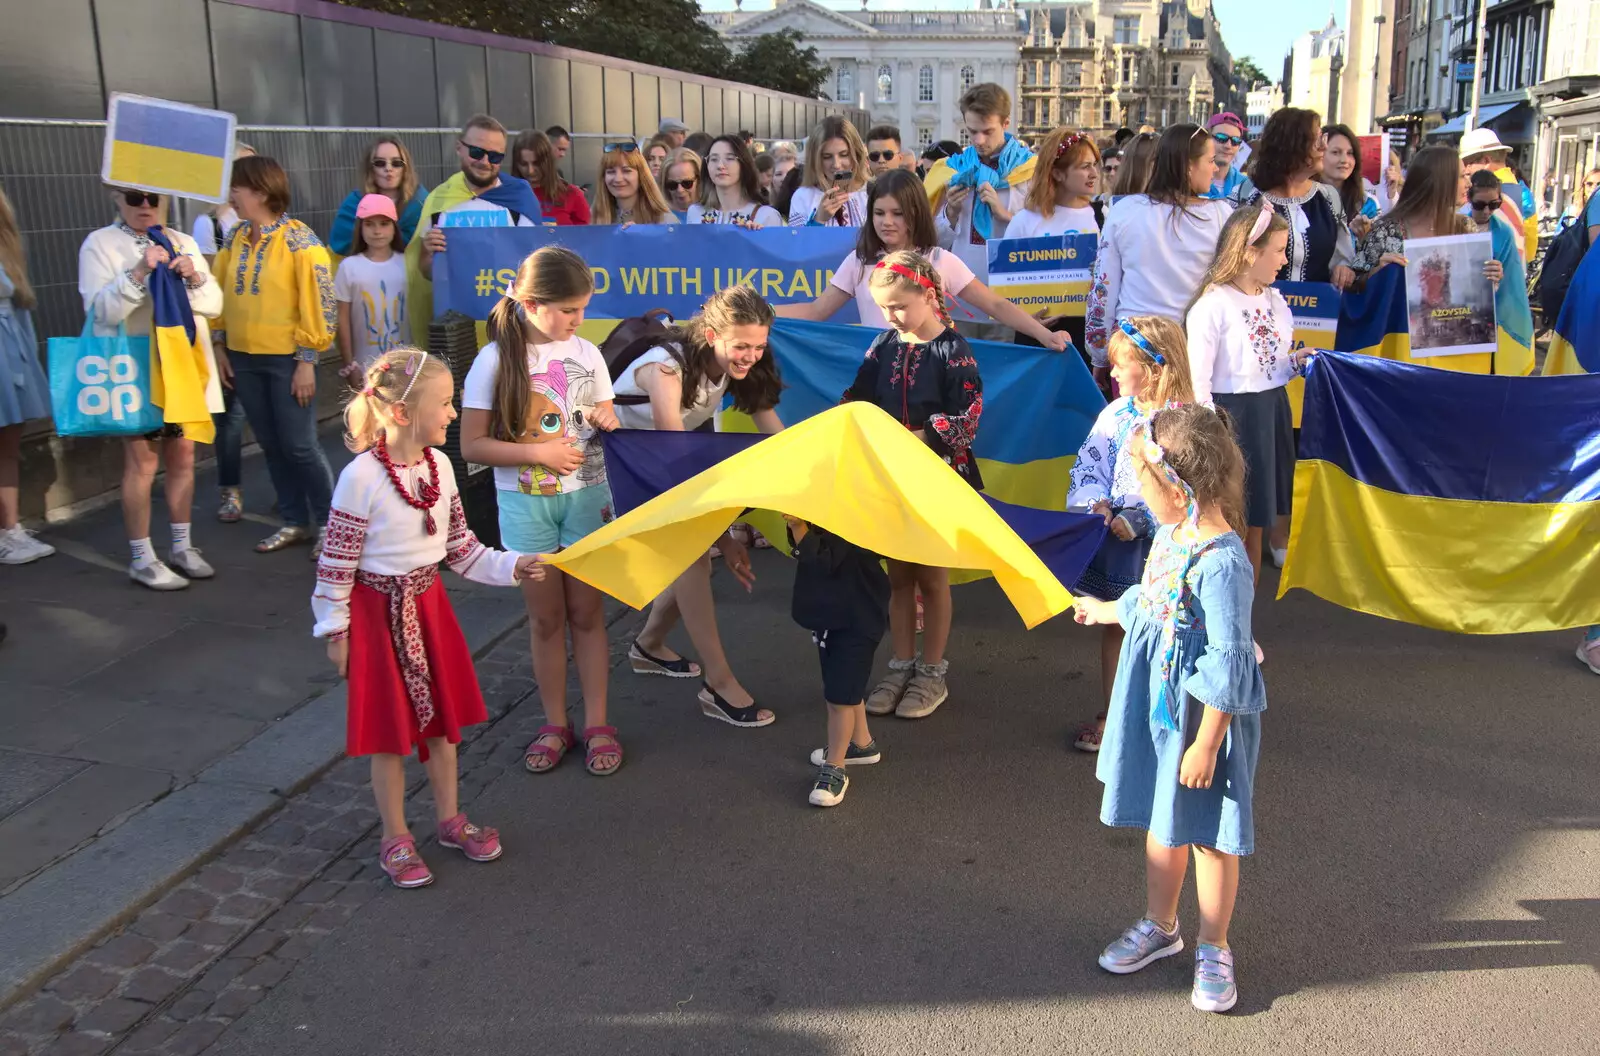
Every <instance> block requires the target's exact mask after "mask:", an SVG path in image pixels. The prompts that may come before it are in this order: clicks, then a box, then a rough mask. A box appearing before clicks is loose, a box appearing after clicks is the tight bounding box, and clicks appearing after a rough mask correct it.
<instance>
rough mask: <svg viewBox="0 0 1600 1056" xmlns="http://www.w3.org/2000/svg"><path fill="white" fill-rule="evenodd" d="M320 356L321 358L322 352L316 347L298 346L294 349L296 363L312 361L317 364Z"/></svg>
mask: <svg viewBox="0 0 1600 1056" xmlns="http://www.w3.org/2000/svg"><path fill="white" fill-rule="evenodd" d="M319 358H321V353H319V352H317V351H316V350H315V349H310V348H297V349H295V350H294V361H295V362H296V363H311V364H313V365H315V364H316V362H317V360H318V359H319Z"/></svg>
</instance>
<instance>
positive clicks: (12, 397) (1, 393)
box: [0, 268, 50, 429]
mask: <svg viewBox="0 0 1600 1056" xmlns="http://www.w3.org/2000/svg"><path fill="white" fill-rule="evenodd" d="M15 292H16V287H15V286H14V285H13V284H12V282H11V276H9V275H7V274H6V269H5V268H0V429H3V428H5V427H6V426H8V425H19V424H21V423H22V422H26V421H30V420H32V419H34V418H48V417H50V382H49V381H47V380H46V379H45V376H44V368H42V367H40V366H39V339H38V337H36V336H35V335H34V332H33V313H31V312H29V311H28V310H27V309H26V308H18V307H17V306H16V305H15V304H14V303H12V299H11V298H12V295H13V294H14V293H15Z"/></svg>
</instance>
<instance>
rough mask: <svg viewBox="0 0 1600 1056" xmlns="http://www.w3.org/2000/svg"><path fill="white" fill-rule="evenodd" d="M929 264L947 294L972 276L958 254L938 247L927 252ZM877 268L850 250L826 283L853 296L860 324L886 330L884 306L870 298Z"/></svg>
mask: <svg viewBox="0 0 1600 1056" xmlns="http://www.w3.org/2000/svg"><path fill="white" fill-rule="evenodd" d="M928 263H930V264H932V265H933V270H934V271H936V272H938V273H939V281H940V283H942V284H943V285H944V292H945V296H946V297H959V296H960V295H961V291H962V290H964V289H966V288H967V286H968V285H969V284H970V283H971V282H972V280H973V279H974V278H975V276H974V275H973V274H972V269H971V268H969V267H967V266H966V264H964V263H962V261H961V258H960V257H958V256H956V255H955V254H954V253H951V252H949V251H948V250H943V249H940V248H938V247H937V246H935V247H934V248H933V249H932V250H931V251H930V252H929V253H928ZM876 267H877V261H873V262H872V264H871V265H867V264H863V263H861V258H860V257H859V256H857V255H856V254H854V253H851V254H850V255H849V256H848V257H845V258H844V261H843V262H842V263H840V265H839V266H838V267H837V268H835V269H834V272H833V281H832V282H831V283H829V285H831V286H833V287H834V288H835V289H839V290H843V291H844V292H845V293H848V294H850V295H851V296H852V297H854V298H855V299H856V311H857V312H859V313H860V314H861V325H862V326H871V327H876V328H878V329H879V330H886V329H888V327H889V320H888V319H886V318H884V315H883V309H882V308H879V307H878V302H877V301H874V300H873V299H872V287H871V286H870V285H869V280H870V279H871V278H872V272H873V270H874V269H876Z"/></svg>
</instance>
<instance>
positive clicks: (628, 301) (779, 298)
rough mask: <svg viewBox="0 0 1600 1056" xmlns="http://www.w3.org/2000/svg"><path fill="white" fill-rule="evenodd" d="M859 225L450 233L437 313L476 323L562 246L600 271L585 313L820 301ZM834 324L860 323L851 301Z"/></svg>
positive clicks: (437, 270) (438, 274)
mask: <svg viewBox="0 0 1600 1056" xmlns="http://www.w3.org/2000/svg"><path fill="white" fill-rule="evenodd" d="M858 234H859V232H857V231H856V230H855V229H853V228H838V227H799V228H764V229H762V230H760V231H746V230H744V229H742V228H738V227H732V226H729V225H722V224H696V225H693V226H690V225H687V224H638V225H634V226H632V227H629V228H626V229H623V228H621V227H611V226H603V227H600V226H597V227H510V228H459V229H456V228H452V229H451V230H450V232H449V233H448V236H447V237H448V240H449V242H448V244H449V249H448V250H447V251H446V252H445V253H443V254H441V255H439V256H436V257H435V258H434V267H433V276H434V287H433V304H434V312H435V313H436V314H442V313H444V312H447V311H450V310H451V309H454V310H455V311H458V312H462V313H464V314H466V315H469V316H471V317H472V318H474V319H487V318H488V317H489V310H490V309H491V308H493V307H494V305H495V302H496V301H498V300H499V299H500V295H501V294H502V293H503V292H504V291H505V289H506V287H507V286H508V285H509V284H510V283H511V282H512V280H513V279H515V278H516V274H517V265H518V264H520V263H522V259H523V258H524V257H526V256H527V255H528V254H529V253H532V252H533V251H534V250H536V249H538V248H539V247H540V246H545V245H558V246H565V247H567V248H568V249H570V250H572V251H573V252H575V253H577V254H578V255H579V256H581V257H582V258H583V259H584V260H586V261H588V263H589V266H590V267H591V268H592V269H593V270H594V289H595V292H594V298H593V300H591V301H590V302H589V314H590V315H591V316H595V317H597V318H609V319H626V318H628V317H629V316H635V315H642V314H644V313H645V312H647V311H649V310H650V309H652V308H665V309H666V310H667V311H669V312H671V313H672V315H673V316H674V317H675V318H678V319H687V318H688V317H689V316H691V315H693V314H694V313H695V312H697V311H699V310H700V306H701V305H702V304H703V303H705V299H706V298H707V297H709V296H711V295H712V294H713V293H715V292H716V291H717V290H720V289H722V288H723V287H724V286H739V285H745V286H751V287H754V288H755V289H756V291H757V292H759V293H760V294H761V296H762V297H764V298H766V300H767V302H768V303H769V304H775V305H776V304H793V303H796V302H801V303H804V302H807V301H812V300H815V299H816V298H817V297H819V296H821V295H822V293H823V291H825V290H826V289H827V288H828V282H829V280H831V279H832V278H833V270H834V269H835V268H836V267H838V266H839V263H840V262H841V261H843V260H844V259H845V257H846V256H848V255H849V254H850V253H851V252H853V251H854V249H855V245H856V237H857V235H858ZM834 319H835V320H836V321H838V322H855V321H856V309H855V298H854V297H853V296H852V297H851V299H850V303H849V304H848V305H846V306H845V308H843V309H841V310H840V311H839V312H838V313H837V314H836V315H835V316H834Z"/></svg>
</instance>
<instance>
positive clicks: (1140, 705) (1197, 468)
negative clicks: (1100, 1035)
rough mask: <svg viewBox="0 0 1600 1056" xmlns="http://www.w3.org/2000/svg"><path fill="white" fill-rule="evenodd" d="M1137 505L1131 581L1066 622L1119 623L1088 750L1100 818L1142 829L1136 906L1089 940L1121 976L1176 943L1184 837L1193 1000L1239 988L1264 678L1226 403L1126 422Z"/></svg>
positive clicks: (1210, 1008)
mask: <svg viewBox="0 0 1600 1056" xmlns="http://www.w3.org/2000/svg"><path fill="white" fill-rule="evenodd" d="M1129 444H1130V446H1131V448H1132V451H1133V461H1134V465H1135V467H1136V468H1137V472H1138V478H1139V490H1140V493H1141V494H1142V496H1143V497H1144V502H1145V505H1146V506H1147V507H1148V508H1149V510H1150V513H1151V515H1152V516H1153V517H1154V518H1155V520H1156V522H1157V523H1158V524H1159V525H1160V527H1159V528H1157V530H1156V535H1155V541H1154V542H1153V544H1152V545H1151V548H1150V558H1149V561H1148V562H1147V563H1146V565H1145V570H1144V578H1143V580H1142V581H1141V583H1140V585H1139V587H1138V588H1137V589H1135V590H1130V591H1128V592H1127V593H1126V594H1124V595H1122V597H1121V598H1120V599H1119V600H1117V601H1114V602H1112V601H1100V600H1097V599H1094V598H1089V597H1080V598H1078V600H1077V602H1076V613H1075V615H1076V619H1077V620H1078V622H1079V623H1088V624H1100V625H1102V626H1105V625H1109V624H1112V623H1116V624H1120V625H1121V626H1122V628H1123V629H1124V630H1125V631H1126V633H1127V637H1126V638H1125V639H1124V641H1123V643H1122V655H1121V657H1120V658H1119V660H1118V666H1117V682H1116V692H1115V694H1114V696H1113V698H1112V701H1111V714H1110V718H1109V720H1108V721H1107V723H1106V735H1105V741H1104V744H1103V746H1102V747H1101V749H1100V757H1099V759H1098V760H1097V761H1096V765H1095V773H1096V776H1097V777H1099V778H1100V780H1101V781H1102V782H1103V783H1104V784H1105V794H1104V796H1103V798H1102V800H1101V804H1100V820H1101V821H1102V822H1103V823H1105V824H1106V825H1110V826H1113V827H1118V828H1136V829H1144V830H1145V833H1146V835H1145V898H1146V902H1145V911H1144V915H1143V916H1142V917H1140V919H1139V920H1138V921H1137V922H1136V923H1134V924H1133V925H1132V926H1131V927H1129V928H1128V929H1127V930H1126V931H1125V932H1123V933H1122V935H1121V937H1120V938H1118V939H1117V940H1116V941H1115V942H1113V943H1111V945H1109V946H1107V947H1106V948H1105V951H1104V952H1103V953H1101V954H1100V967H1102V968H1104V969H1105V970H1106V971H1108V972H1113V973H1115V974H1117V975H1128V974H1130V973H1132V972H1137V971H1138V970H1139V969H1141V968H1143V967H1145V966H1146V965H1149V964H1151V963H1153V962H1155V961H1158V960H1160V959H1161V958H1163V957H1170V956H1173V955H1174V954H1177V953H1181V952H1182V951H1183V936H1182V934H1181V932H1180V929H1179V925H1178V898H1179V895H1180V894H1181V893H1182V891H1183V881H1184V876H1185V874H1186V873H1187V872H1188V865H1189V848H1190V847H1193V848H1194V861H1195V869H1194V871H1195V889H1196V894H1197V895H1198V901H1199V904H1200V932H1199V944H1198V946H1197V947H1196V949H1195V965H1194V986H1193V989H1192V991H1191V993H1190V1002H1191V1003H1192V1004H1193V1005H1194V1007H1195V1008H1198V1009H1200V1010H1201V1011H1205V1012H1226V1011H1227V1010H1228V1009H1230V1008H1232V1007H1233V1006H1234V1004H1235V1002H1237V1001H1238V998H1239V992H1238V986H1237V983H1236V981H1235V974H1234V955H1233V950H1232V949H1231V948H1230V947H1229V945H1228V926H1229V924H1230V923H1231V921H1232V918H1233V905H1234V898H1235V895H1236V894H1237V893H1238V889H1239V858H1240V856H1242V855H1247V854H1250V853H1251V852H1253V851H1254V850H1255V823H1254V814H1253V800H1254V785H1255V772H1256V760H1257V758H1258V756H1259V754H1260V748H1261V712H1262V711H1264V710H1266V707H1267V693H1266V686H1265V684H1264V683H1263V682H1262V680H1261V668H1260V666H1259V665H1258V664H1257V663H1256V658H1255V654H1254V652H1253V651H1252V649H1251V644H1250V643H1251V634H1250V605H1251V601H1252V600H1253V599H1254V597H1255V578H1254V576H1253V575H1252V573H1251V569H1250V561H1249V559H1248V558H1247V557H1246V556H1245V552H1244V543H1243V542H1242V541H1241V540H1240V538H1239V531H1240V529H1241V528H1242V527H1243V517H1242V513H1241V508H1242V489H1243V484H1244V475H1245V469H1244V460H1243V458H1242V457H1240V454H1239V447H1238V445H1237V444H1236V443H1234V440H1233V432H1232V429H1231V428H1230V427H1229V424H1228V421H1227V418H1226V416H1224V415H1221V414H1219V413H1218V412H1216V411H1213V410H1211V409H1210V408H1209V407H1203V406H1200V405H1198V404H1188V405H1186V406H1183V407H1177V408H1172V409H1167V410H1161V411H1157V412H1156V413H1155V415H1154V416H1153V417H1152V418H1151V419H1150V420H1149V422H1148V424H1146V423H1143V422H1141V423H1140V424H1139V425H1138V426H1136V427H1135V428H1134V430H1133V431H1132V432H1131V434H1130V436H1129Z"/></svg>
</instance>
